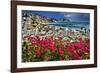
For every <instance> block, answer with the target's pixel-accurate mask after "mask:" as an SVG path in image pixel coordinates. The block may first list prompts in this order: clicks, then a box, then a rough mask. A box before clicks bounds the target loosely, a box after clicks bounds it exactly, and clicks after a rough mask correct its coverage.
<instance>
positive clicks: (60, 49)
mask: <svg viewBox="0 0 100 73" xmlns="http://www.w3.org/2000/svg"><path fill="white" fill-rule="evenodd" d="M59 54H60V56H63V54H64V51H63V50H62V48H59Z"/></svg>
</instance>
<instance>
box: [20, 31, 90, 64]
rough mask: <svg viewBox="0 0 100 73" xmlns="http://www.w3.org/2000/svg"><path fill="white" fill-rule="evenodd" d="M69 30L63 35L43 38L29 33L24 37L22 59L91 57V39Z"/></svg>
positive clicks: (31, 60) (75, 58) (34, 60)
mask: <svg viewBox="0 0 100 73" xmlns="http://www.w3.org/2000/svg"><path fill="white" fill-rule="evenodd" d="M80 33H81V32H80ZM76 34H78V33H76V32H69V33H68V34H67V36H65V38H66V39H67V40H66V39H63V38H64V37H63V36H62V37H61V36H60V35H59V36H57V38H54V36H52V35H51V36H49V37H46V38H41V37H40V36H39V35H28V36H25V37H24V38H23V44H22V52H23V53H22V61H23V62H37V61H58V60H82V59H89V58H90V42H89V41H90V40H89V38H86V37H85V38H84V37H83V36H84V35H80V34H78V36H73V35H76Z"/></svg>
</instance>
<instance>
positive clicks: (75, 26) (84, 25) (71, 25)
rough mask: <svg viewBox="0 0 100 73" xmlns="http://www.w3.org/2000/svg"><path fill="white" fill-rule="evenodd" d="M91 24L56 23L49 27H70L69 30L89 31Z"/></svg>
mask: <svg viewBox="0 0 100 73" xmlns="http://www.w3.org/2000/svg"><path fill="white" fill-rule="evenodd" d="M89 24H90V23H89V22H55V23H49V25H55V26H60V27H69V28H81V27H84V28H87V29H89V26H90V25H89Z"/></svg>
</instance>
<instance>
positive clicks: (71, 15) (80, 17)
mask: <svg viewBox="0 0 100 73" xmlns="http://www.w3.org/2000/svg"><path fill="white" fill-rule="evenodd" d="M22 12H23V13H31V14H39V15H42V16H46V17H49V18H55V19H62V18H67V19H69V20H71V21H78V22H80V21H82V22H84V21H86V22H89V21H90V14H89V13H75V12H52V11H32V10H22Z"/></svg>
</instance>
